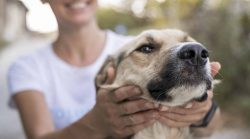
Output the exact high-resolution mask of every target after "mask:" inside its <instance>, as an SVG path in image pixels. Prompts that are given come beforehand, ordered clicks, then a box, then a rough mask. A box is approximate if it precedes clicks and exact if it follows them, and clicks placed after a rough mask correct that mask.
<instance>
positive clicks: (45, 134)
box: [13, 91, 94, 139]
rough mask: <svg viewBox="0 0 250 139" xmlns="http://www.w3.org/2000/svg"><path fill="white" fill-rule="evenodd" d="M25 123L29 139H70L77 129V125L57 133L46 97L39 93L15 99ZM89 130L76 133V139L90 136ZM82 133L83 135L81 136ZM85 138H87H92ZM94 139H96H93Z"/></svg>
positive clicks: (15, 96) (29, 92) (27, 93)
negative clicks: (73, 131)
mask: <svg viewBox="0 0 250 139" xmlns="http://www.w3.org/2000/svg"><path fill="white" fill-rule="evenodd" d="M13 99H14V101H15V103H16V105H17V108H18V110H19V113H20V117H21V120H22V123H23V127H24V131H25V133H26V136H27V138H28V139H69V138H72V137H71V133H70V130H71V129H77V127H76V125H74V124H72V125H71V126H69V127H67V128H65V129H62V130H58V131H56V130H55V128H54V125H53V122H52V118H51V115H50V113H49V110H48V107H47V105H46V102H45V99H44V96H43V95H42V93H40V92H37V91H24V92H20V93H17V94H16V95H14V97H13ZM85 131H86V132H87V130H83V131H81V132H75V133H74V134H75V137H78V138H80V137H81V138H82V139H84V136H83V135H88V134H87V133H84V132H85ZM79 133H81V135H79ZM90 136H91V135H89V136H85V138H88V137H90ZM93 139H94V138H93Z"/></svg>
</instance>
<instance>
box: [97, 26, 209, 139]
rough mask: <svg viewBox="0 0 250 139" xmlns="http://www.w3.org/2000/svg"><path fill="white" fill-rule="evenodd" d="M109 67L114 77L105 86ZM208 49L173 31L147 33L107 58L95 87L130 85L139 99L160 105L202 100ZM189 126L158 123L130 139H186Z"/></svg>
mask: <svg viewBox="0 0 250 139" xmlns="http://www.w3.org/2000/svg"><path fill="white" fill-rule="evenodd" d="M110 65H112V66H114V67H115V69H116V77H115V79H114V81H113V83H112V84H109V85H105V84H104V82H105V80H106V78H107V75H106V74H105V73H106V70H107V68H108V67H109V66H110ZM210 69H211V67H210V64H209V53H208V50H207V49H206V48H205V47H204V46H203V45H202V44H200V43H199V42H197V41H195V40H194V39H193V38H192V37H190V36H189V35H188V34H187V33H185V32H183V31H180V30H177V29H164V30H148V31H144V32H143V33H141V34H140V35H139V36H137V37H136V38H135V39H134V40H132V41H131V42H129V43H127V44H126V45H125V46H124V47H122V48H121V49H120V50H119V51H117V52H116V53H114V54H113V55H111V56H109V58H107V60H106V62H105V63H104V65H103V67H102V68H101V70H100V72H99V73H98V74H97V76H96V80H95V84H96V88H97V89H99V88H106V89H110V90H114V89H117V88H119V87H121V86H124V85H128V84H133V85H136V86H138V87H140V88H141V90H142V92H143V95H142V96H141V98H143V99H146V100H148V101H151V102H153V103H155V104H157V105H159V104H160V105H163V106H171V107H174V106H181V105H184V104H186V103H188V102H190V101H192V100H195V99H197V100H200V101H202V100H205V99H206V98H207V93H206V92H207V90H210V89H212V88H213V78H212V76H211V70H210ZM189 138H192V136H191V134H190V132H189V127H185V128H170V127H167V126H166V125H163V124H161V123H160V122H156V123H154V124H153V125H152V126H151V127H148V128H145V129H143V130H142V131H140V132H138V133H136V134H135V135H134V136H133V137H132V139H189Z"/></svg>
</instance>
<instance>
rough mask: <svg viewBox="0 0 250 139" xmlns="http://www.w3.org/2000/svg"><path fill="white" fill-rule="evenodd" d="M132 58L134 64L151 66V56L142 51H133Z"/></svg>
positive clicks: (143, 66)
mask: <svg viewBox="0 0 250 139" xmlns="http://www.w3.org/2000/svg"><path fill="white" fill-rule="evenodd" d="M130 58H131V61H133V62H134V65H136V66H139V67H141V68H145V67H147V66H149V64H150V62H151V61H150V59H152V57H151V56H148V55H145V54H142V53H132V54H131V57H130Z"/></svg>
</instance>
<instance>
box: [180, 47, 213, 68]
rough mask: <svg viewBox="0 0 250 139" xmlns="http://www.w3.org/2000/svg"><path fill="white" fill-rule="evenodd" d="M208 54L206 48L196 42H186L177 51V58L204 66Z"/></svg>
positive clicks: (194, 64)
mask: <svg viewBox="0 0 250 139" xmlns="http://www.w3.org/2000/svg"><path fill="white" fill-rule="evenodd" d="M208 56H209V55H208V51H207V49H206V48H205V47H203V46H202V45H201V44H198V43H190V44H186V45H184V46H183V47H182V48H181V50H180V51H179V58H180V59H181V60H184V61H186V62H187V63H188V64H190V65H193V66H204V65H205V64H206V63H207V60H208Z"/></svg>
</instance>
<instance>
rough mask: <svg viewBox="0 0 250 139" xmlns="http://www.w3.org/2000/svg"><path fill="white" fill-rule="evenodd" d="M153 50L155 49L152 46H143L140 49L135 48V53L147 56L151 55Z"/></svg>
mask: <svg viewBox="0 0 250 139" xmlns="http://www.w3.org/2000/svg"><path fill="white" fill-rule="evenodd" d="M154 49H155V47H154V45H153V44H143V45H142V46H141V47H139V48H137V49H136V51H138V52H142V53H146V54H149V53H152V52H153V51H154Z"/></svg>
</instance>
